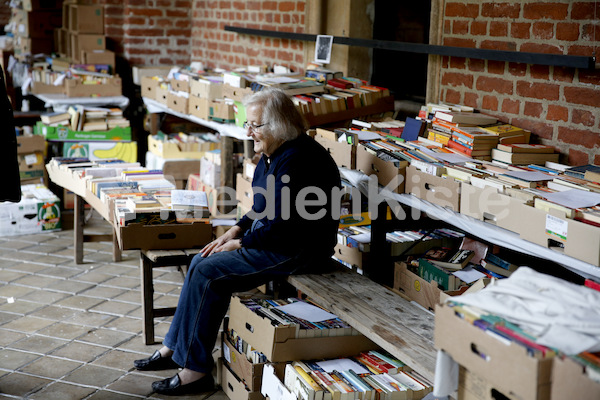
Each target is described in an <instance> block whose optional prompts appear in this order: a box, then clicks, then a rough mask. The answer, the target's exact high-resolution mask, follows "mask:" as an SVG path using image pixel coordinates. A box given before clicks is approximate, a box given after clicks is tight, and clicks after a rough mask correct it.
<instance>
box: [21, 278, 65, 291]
mask: <svg viewBox="0 0 600 400" xmlns="http://www.w3.org/2000/svg"><path fill="white" fill-rule="evenodd" d="M61 281H62V279H58V278H50V277H47V276H38V275H29V276H26V277H24V278H21V279H18V280H16V281H14V282H13V283H15V284H17V285H21V286H29V287H34V288H38V289H43V288H47V287H49V286H52V285H54V284H56V283H59V282H61Z"/></svg>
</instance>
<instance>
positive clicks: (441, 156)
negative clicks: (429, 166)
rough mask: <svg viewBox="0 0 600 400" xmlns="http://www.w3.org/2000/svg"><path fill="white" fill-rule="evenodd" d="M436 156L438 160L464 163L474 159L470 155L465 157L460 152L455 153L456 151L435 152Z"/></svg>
mask: <svg viewBox="0 0 600 400" xmlns="http://www.w3.org/2000/svg"><path fill="white" fill-rule="evenodd" d="M435 157H436V158H437V159H438V160H442V161H447V162H449V163H452V164H458V163H463V162H466V161H473V159H472V158H470V157H465V156H462V155H460V154H454V153H452V154H451V153H435Z"/></svg>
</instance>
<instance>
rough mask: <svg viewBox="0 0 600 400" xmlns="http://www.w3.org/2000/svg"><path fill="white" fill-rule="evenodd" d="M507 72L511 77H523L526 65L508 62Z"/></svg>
mask: <svg viewBox="0 0 600 400" xmlns="http://www.w3.org/2000/svg"><path fill="white" fill-rule="evenodd" d="M508 72H510V74H511V75H512V76H525V74H526V73H527V64H523V63H513V62H509V63H508Z"/></svg>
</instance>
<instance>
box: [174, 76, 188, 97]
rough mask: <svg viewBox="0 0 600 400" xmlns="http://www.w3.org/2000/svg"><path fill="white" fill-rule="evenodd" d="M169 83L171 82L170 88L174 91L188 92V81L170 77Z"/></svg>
mask: <svg viewBox="0 0 600 400" xmlns="http://www.w3.org/2000/svg"><path fill="white" fill-rule="evenodd" d="M180 75H181V74H180ZM170 83H171V89H172V90H174V91H176V92H185V93H189V92H190V82H189V81H186V80H180V79H175V78H173V79H171V81H170Z"/></svg>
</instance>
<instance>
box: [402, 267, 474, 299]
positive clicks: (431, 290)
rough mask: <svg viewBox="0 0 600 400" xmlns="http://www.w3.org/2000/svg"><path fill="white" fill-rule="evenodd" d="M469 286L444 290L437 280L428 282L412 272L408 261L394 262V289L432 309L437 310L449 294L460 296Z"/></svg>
mask: <svg viewBox="0 0 600 400" xmlns="http://www.w3.org/2000/svg"><path fill="white" fill-rule="evenodd" d="M467 288H468V286H464V287H463V288H462V289H461V290H455V291H447V292H444V291H443V290H441V289H440V288H439V287H438V285H437V283H436V282H435V281H431V282H427V281H426V280H425V279H423V278H421V277H420V276H419V275H417V274H414V273H412V272H411V271H410V270H409V269H408V267H407V265H406V263H403V262H399V263H395V264H394V289H396V290H400V291H402V292H403V293H404V294H405V295H406V296H407V297H408V298H409V299H410V300H412V301H416V302H417V303H418V304H420V305H422V306H423V307H425V308H426V309H428V310H431V311H434V310H435V306H436V305H438V304H441V302H442V299H445V298H446V297H447V296H458V295H460V294H461V293H462V292H464V291H465V290H466V289H467Z"/></svg>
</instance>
